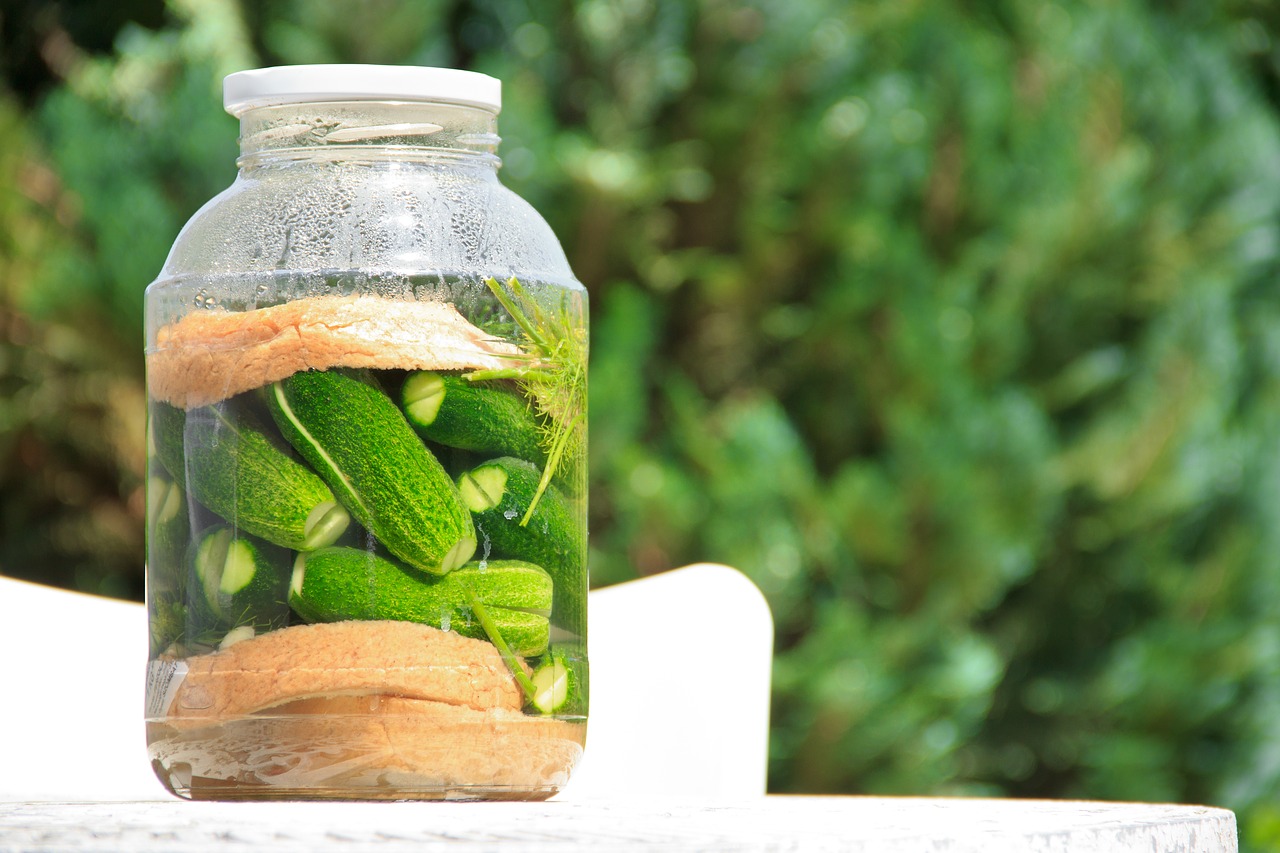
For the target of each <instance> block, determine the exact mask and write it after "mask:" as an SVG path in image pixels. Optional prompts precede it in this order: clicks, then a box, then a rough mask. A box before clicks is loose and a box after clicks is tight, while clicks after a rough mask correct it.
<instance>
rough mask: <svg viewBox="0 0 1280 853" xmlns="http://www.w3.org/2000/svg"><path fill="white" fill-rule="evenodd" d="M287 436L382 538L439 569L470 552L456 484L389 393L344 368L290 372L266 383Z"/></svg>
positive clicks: (468, 524) (416, 561)
mask: <svg viewBox="0 0 1280 853" xmlns="http://www.w3.org/2000/svg"><path fill="white" fill-rule="evenodd" d="M267 403H268V406H269V407H270V409H271V414H272V417H273V418H274V419H275V421H276V424H277V425H278V426H279V427H280V431H281V432H282V433H283V434H284V436H285V438H286V439H288V441H289V443H290V444H292V445H293V446H294V447H295V448H297V450H298V452H299V453H301V454H302V456H303V457H304V458H305V459H306V460H307V461H308V462H310V463H311V466H312V467H313V468H314V469H315V470H316V471H317V472H319V474H320V476H321V477H322V478H324V481H325V482H327V483H328V484H329V486H330V487H332V489H333V491H334V493H335V494H336V495H337V497H338V500H339V501H340V502H341V503H342V505H343V506H345V507H346V508H347V509H348V510H350V512H351V514H352V515H353V516H355V517H356V519H357V520H358V521H359V522H360V524H362V525H363V526H364V527H365V528H366V529H367V530H368V531H369V532H370V533H372V534H373V535H374V536H375V537H376V538H377V540H378V541H379V542H381V543H382V545H383V546H384V547H385V548H386V549H387V550H388V551H390V552H391V553H392V554H394V555H395V556H397V557H399V558H400V559H401V560H404V561H405V562H407V563H409V564H410V565H411V566H413V567H415V568H417V569H420V570H422V571H425V572H429V573H432V574H444V573H446V572H449V571H451V570H453V569H455V568H457V567H458V566H461V565H463V564H464V563H465V562H466V561H467V560H469V559H471V555H472V554H473V553H474V552H475V548H476V536H475V527H474V526H473V524H472V521H471V516H470V514H469V513H468V512H467V509H466V507H465V506H463V504H462V500H461V498H460V496H459V495H458V490H457V488H456V487H455V486H454V484H453V481H452V480H451V479H450V477H449V475H448V473H446V472H445V470H444V468H443V466H441V464H440V462H439V461H438V460H437V459H436V458H435V456H433V455H432V453H431V451H430V450H428V449H427V448H426V445H424V444H423V443H422V440H421V439H419V438H418V436H417V435H416V434H415V433H414V431H413V428H412V427H410V426H409V423H408V421H406V420H405V417H404V414H403V413H402V412H401V411H400V409H399V408H398V407H397V406H396V404H395V403H393V402H392V401H391V400H390V398H388V397H387V396H386V395H385V394H383V393H382V391H380V390H379V389H378V388H377V387H375V386H374V385H373V384H372V383H368V382H365V381H362V379H361V378H359V377H358V376H356V375H350V374H348V373H347V372H344V371H336V370H335V371H323V372H321V371H308V372H305V373H297V374H294V375H293V376H291V377H289V378H288V379H285V380H282V381H280V382H277V383H275V384H274V385H272V386H271V387H270V388H268V389H267Z"/></svg>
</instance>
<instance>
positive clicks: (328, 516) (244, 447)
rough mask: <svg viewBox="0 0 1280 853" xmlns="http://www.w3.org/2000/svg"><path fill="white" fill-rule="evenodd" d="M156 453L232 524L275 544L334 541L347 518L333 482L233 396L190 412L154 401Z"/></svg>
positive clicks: (302, 546)
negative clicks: (292, 453)
mask: <svg viewBox="0 0 1280 853" xmlns="http://www.w3.org/2000/svg"><path fill="white" fill-rule="evenodd" d="M151 411H152V425H153V433H152V434H153V438H154V441H155V446H156V455H157V457H159V459H160V462H161V463H162V464H163V465H164V467H165V468H166V469H167V470H168V472H169V474H170V475H171V476H172V477H173V479H174V481H175V482H177V483H178V484H180V485H182V486H184V488H185V489H186V490H187V492H188V494H190V496H191V497H193V498H194V499H195V500H197V501H199V502H200V503H201V504H203V505H204V506H206V507H208V508H209V509H211V510H213V512H215V513H217V514H218V515H220V516H222V518H223V519H225V520H226V521H227V522H228V523H230V524H234V525H235V526H236V527H238V528H240V529H242V530H245V531H247V532H248V533H252V534H253V535H254V536H257V537H259V538H261V539H265V540H267V541H268V542H272V543H274V544H276V545H283V546H284V547H286V548H292V549H295V550H299V551H308V550H311V549H313V548H321V547H323V546H325V545H329V544H332V543H333V542H334V541H336V540H337V538H338V537H339V536H341V535H342V532H343V531H344V530H346V528H347V524H348V522H349V520H350V518H349V516H348V515H347V512H346V510H345V509H343V508H342V506H340V505H339V504H338V502H337V501H336V500H335V499H334V496H333V492H331V491H330V490H329V487H328V486H326V485H325V484H324V482H323V481H322V480H321V479H320V478H319V477H317V476H316V475H315V474H314V473H312V472H311V471H309V470H308V469H307V468H306V466H304V465H302V464H301V463H300V462H298V461H297V460H296V459H294V458H293V457H291V456H290V455H289V454H288V453H287V452H286V451H285V450H284V449H283V448H282V447H280V446H278V445H277V443H276V442H277V441H278V439H273V438H272V437H271V436H269V434H268V433H267V432H266V431H265V430H264V429H263V428H262V426H261V425H259V424H258V423H257V422H256V421H255V420H254V419H253V418H252V417H250V416H248V415H247V414H246V413H244V412H243V411H242V410H241V409H240V407H239V406H237V405H236V404H235V402H234V401H230V400H229V401H225V402H222V403H218V404H215V405H213V406H205V407H204V408H200V409H193V410H192V411H190V412H186V413H185V414H184V413H183V412H182V411H181V410H180V409H176V408H174V407H172V406H168V405H166V404H164V403H153V404H152V406H151Z"/></svg>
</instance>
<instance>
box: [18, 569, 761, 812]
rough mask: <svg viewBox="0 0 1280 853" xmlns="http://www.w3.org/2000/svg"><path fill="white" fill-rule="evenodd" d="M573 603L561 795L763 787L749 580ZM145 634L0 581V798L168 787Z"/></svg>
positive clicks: (108, 605)
mask: <svg viewBox="0 0 1280 853" xmlns="http://www.w3.org/2000/svg"><path fill="white" fill-rule="evenodd" d="M588 606H589V607H590V610H589V613H588V620H589V631H590V637H589V641H590V646H589V654H590V656H591V718H590V723H589V724H588V734H587V741H588V742H587V752H586V757H585V758H584V759H583V763H582V767H581V777H582V778H579V774H578V773H575V774H574V776H573V778H572V780H571V782H570V788H569V789H567V790H566V791H565V792H564V793H563V794H562V796H563V797H566V798H568V799H574V800H581V799H583V798H589V797H593V796H604V797H632V798H636V797H691V798H694V800H695V801H697V802H712V801H715V800H722V799H733V798H738V797H743V796H752V795H761V794H763V793H764V790H765V769H766V757H767V751H768V729H769V672H770V666H771V660H772V653H773V649H772V644H773V622H772V620H771V618H770V616H769V610H768V607H767V605H766V604H765V603H764V598H763V596H761V594H760V592H759V590H758V589H756V587H755V585H754V584H752V583H751V581H749V580H748V579H747V578H746V577H745V576H744V575H743V574H742V573H740V572H738V571H736V570H734V569H730V568H727V567H725V566H715V565H706V564H703V565H698V566H690V567H686V568H683V569H677V570H675V571H672V572H668V573H665V574H663V575H658V576H656V577H653V578H646V579H643V580H638V581H632V582H630V583H625V584H619V585H618V586H615V587H609V588H606V589H602V590H597V591H595V592H593V593H591V595H590V597H589V605H588ZM146 637H147V625H146V614H145V611H144V608H143V607H142V606H141V605H139V604H135V603H130V602H122V601H116V600H113V599H107V598H99V597H96V596H90V595H82V594H79V593H74V592H67V591H64V590H58V589H53V588H51V587H45V586H40V585H37V584H30V583H23V582H21V581H17V580H14V579H12V578H5V577H0V649H2V650H3V652H0V660H3V661H4V669H5V679H4V682H3V687H2V688H0V697H3V698H2V700H0V801H3V800H6V799H8V800H13V799H45V800H138V799H164V798H167V797H168V796H169V795H168V794H167V793H165V791H164V789H163V788H161V787H160V783H159V782H158V781H156V779H155V777H154V775H153V774H152V772H151V768H150V765H149V764H148V760H147V756H146V748H145V737H144V730H143V719H142V718H143V682H144V678H145V671H146V659H147V640H146ZM726 637H729V638H732V639H733V643H732V647H731V648H726V646H725V638H726Z"/></svg>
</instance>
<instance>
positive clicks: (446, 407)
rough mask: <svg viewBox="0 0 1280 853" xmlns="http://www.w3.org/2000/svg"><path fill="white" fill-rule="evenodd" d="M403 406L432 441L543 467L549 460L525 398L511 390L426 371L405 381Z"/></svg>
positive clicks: (422, 434) (414, 425) (411, 420)
mask: <svg viewBox="0 0 1280 853" xmlns="http://www.w3.org/2000/svg"><path fill="white" fill-rule="evenodd" d="M400 404H401V407H402V408H403V409H404V413H405V416H406V417H407V418H408V419H409V423H410V424H412V425H413V428H414V429H415V430H417V431H418V434H419V435H421V436H422V437H423V438H425V439H427V440H429V441H434V442H436V443H437V444H443V445H444V446H445V447H454V448H457V449H459V450H473V451H478V452H480V453H487V454H489V455H491V456H515V457H517V458H520V459H527V460H529V461H530V462H536V463H538V464H539V465H541V464H542V463H543V462H544V461H545V460H546V453H545V452H544V451H543V449H542V444H541V432H542V431H541V428H540V426H539V424H538V418H537V416H536V415H535V414H534V413H533V409H532V407H531V406H530V404H529V401H528V400H527V399H526V398H525V396H524V395H523V394H521V393H520V392H519V391H516V390H515V389H514V388H512V387H510V386H507V385H504V384H499V383H493V382H480V383H473V382H471V381H470V380H467V379H464V378H462V376H460V375H457V374H451V373H437V372H435V371H431V370H422V371H418V372H416V373H411V374H409V377H408V378H407V379H406V380H405V383H404V387H403V389H402V390H401V392H400Z"/></svg>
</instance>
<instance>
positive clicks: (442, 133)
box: [236, 101, 501, 172]
mask: <svg viewBox="0 0 1280 853" xmlns="http://www.w3.org/2000/svg"><path fill="white" fill-rule="evenodd" d="M497 129H498V117H497V115H496V114H495V113H493V112H491V111H489V110H486V109H481V108H479V107H468V106H462V105H459V104H445V103H421V102H405V101H342V102H323V103H301V104H279V105H274V106H265V107H257V108H254V109H250V110H246V111H245V112H244V113H242V114H241V115H240V158H239V159H238V160H237V161H236V162H237V164H238V165H239V166H240V168H241V170H249V169H252V168H254V167H257V166H265V165H271V164H280V163H284V162H296V161H300V160H314V161H334V160H342V161H359V162H376V161H379V160H384V161H392V160H394V161H406V160H407V161H414V162H441V163H459V164H469V165H472V166H475V167H481V168H486V169H488V170H491V171H495V172H496V170H497V168H498V166H499V164H500V163H501V161H500V160H499V159H498V156H497V154H496V153H495V152H496V151H497V148H498V142H499V138H498V134H497Z"/></svg>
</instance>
